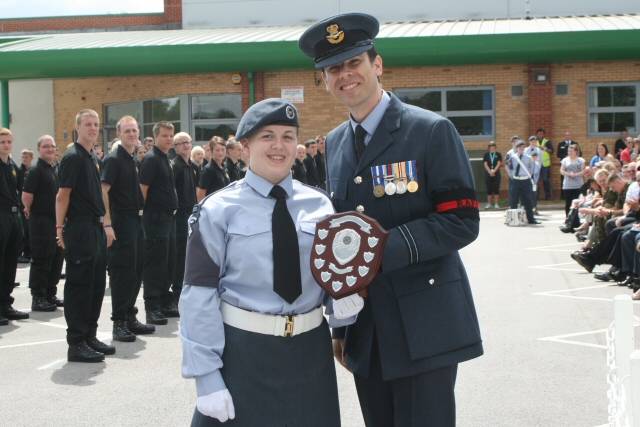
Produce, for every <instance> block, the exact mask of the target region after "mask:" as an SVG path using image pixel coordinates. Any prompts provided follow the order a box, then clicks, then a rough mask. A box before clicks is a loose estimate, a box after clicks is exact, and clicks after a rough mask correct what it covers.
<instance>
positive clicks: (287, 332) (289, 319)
mask: <svg viewBox="0 0 640 427" xmlns="http://www.w3.org/2000/svg"><path fill="white" fill-rule="evenodd" d="M293 324H294V321H293V316H286V320H285V323H284V336H285V337H292V336H293Z"/></svg>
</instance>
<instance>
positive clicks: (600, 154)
mask: <svg viewBox="0 0 640 427" xmlns="http://www.w3.org/2000/svg"><path fill="white" fill-rule="evenodd" d="M607 154H609V148H608V147H607V144H605V143H603V142H601V143H599V144H598V146H597V147H596V155H595V156H593V157H592V158H591V161H590V162H589V166H591V167H594V166H596V165H597V164H598V163H600V162H603V161H605V159H606V157H607Z"/></svg>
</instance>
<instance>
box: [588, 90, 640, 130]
mask: <svg viewBox="0 0 640 427" xmlns="http://www.w3.org/2000/svg"><path fill="white" fill-rule="evenodd" d="M587 90H588V96H589V134H590V135H606V136H612V135H616V134H618V133H619V132H621V131H623V130H625V129H627V130H629V131H630V132H636V128H637V123H638V119H639V117H640V103H639V102H638V96H637V94H638V91H639V90H640V83H603V84H601V83H598V84H591V85H589V86H588V87H587Z"/></svg>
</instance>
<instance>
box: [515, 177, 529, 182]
mask: <svg viewBox="0 0 640 427" xmlns="http://www.w3.org/2000/svg"><path fill="white" fill-rule="evenodd" d="M513 179H517V180H518V181H524V180H525V179H530V178H529V177H528V176H514V177H513Z"/></svg>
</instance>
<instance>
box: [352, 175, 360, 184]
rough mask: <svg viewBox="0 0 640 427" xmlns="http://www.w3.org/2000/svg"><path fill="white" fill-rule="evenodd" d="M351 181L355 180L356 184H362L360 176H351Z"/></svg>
mask: <svg viewBox="0 0 640 427" xmlns="http://www.w3.org/2000/svg"><path fill="white" fill-rule="evenodd" d="M353 182H355V183H356V184H362V177H361V176H356V177H355V178H353Z"/></svg>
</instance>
